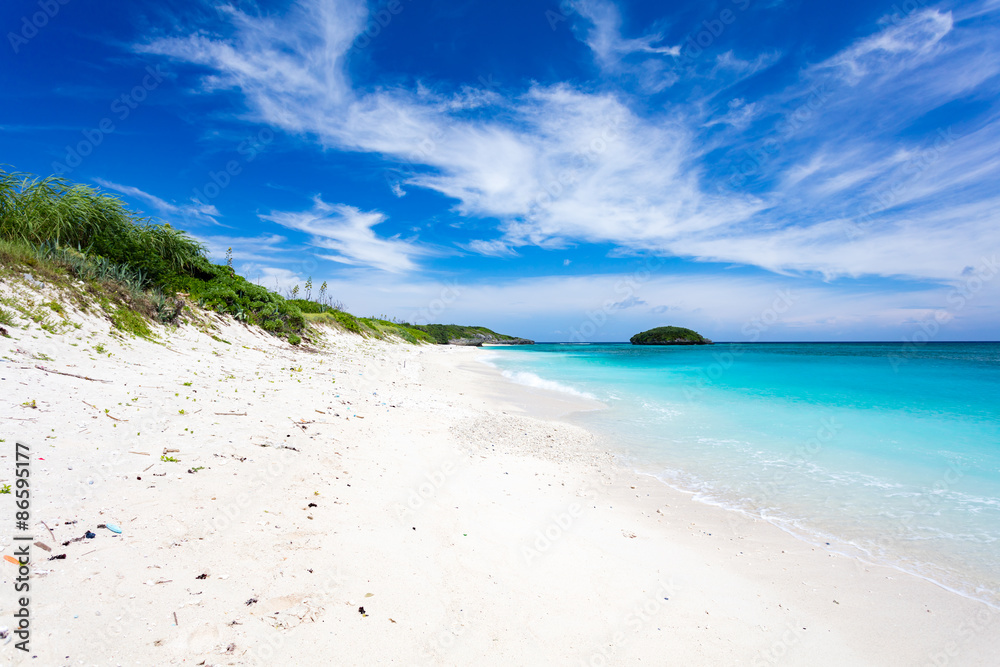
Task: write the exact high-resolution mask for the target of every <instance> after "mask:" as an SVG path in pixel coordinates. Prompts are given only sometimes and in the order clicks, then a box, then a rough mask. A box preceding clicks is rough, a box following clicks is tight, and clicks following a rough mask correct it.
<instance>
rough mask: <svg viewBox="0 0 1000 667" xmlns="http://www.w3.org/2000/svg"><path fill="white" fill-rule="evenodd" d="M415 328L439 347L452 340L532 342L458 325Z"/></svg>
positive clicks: (433, 325)
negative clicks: (424, 333) (425, 334)
mask: <svg viewBox="0 0 1000 667" xmlns="http://www.w3.org/2000/svg"><path fill="white" fill-rule="evenodd" d="M415 328H417V329H419V330H420V331H423V332H426V333H427V334H428V335H429V336H430V337H431V338H432V339H433V340H434V342H435V343H437V344H438V345H447V344H448V341H451V340H475V339H484V342H510V343H513V342H515V341H524V342H530V341H525V340H524V339H523V338H516V337H514V336H508V335H506V334H498V333H497V332H495V331H491V330H489V329H487V328H486V327H467V326H461V325H458V324H418V325H415Z"/></svg>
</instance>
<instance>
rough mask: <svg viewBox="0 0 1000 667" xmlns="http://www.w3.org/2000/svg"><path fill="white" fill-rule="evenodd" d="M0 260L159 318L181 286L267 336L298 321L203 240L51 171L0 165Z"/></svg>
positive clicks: (295, 327) (177, 309) (121, 317)
mask: <svg viewBox="0 0 1000 667" xmlns="http://www.w3.org/2000/svg"><path fill="white" fill-rule="evenodd" d="M0 260H3V261H4V263H5V264H10V265H28V266H35V267H40V266H48V267H52V266H59V267H62V268H64V269H66V270H68V271H70V272H71V273H72V274H73V275H75V276H77V277H78V278H80V279H82V280H85V281H96V282H98V283H101V284H103V285H104V286H105V287H104V289H105V291H108V290H111V291H114V292H115V293H116V295H117V296H118V297H121V298H120V299H119V300H120V301H123V302H124V304H125V305H127V306H128V307H129V308H130V309H132V310H135V311H139V312H141V313H142V314H143V315H145V316H149V317H152V318H154V319H157V320H159V321H161V322H172V321H174V320H176V319H177V317H178V316H179V315H180V313H181V311H182V309H183V304H182V302H181V301H179V300H177V299H172V298H171V296H172V295H174V294H176V293H177V292H185V293H187V295H188V296H189V297H190V298H191V299H192V300H193V301H196V302H198V303H199V304H201V305H202V306H204V307H205V308H210V309H212V310H215V311H217V312H220V313H227V314H229V315H232V316H233V317H235V318H236V319H238V320H240V321H242V322H245V323H247V324H255V325H258V326H260V327H262V328H264V329H265V330H267V331H269V332H271V333H273V334H276V335H287V334H293V333H297V332H301V331H302V330H303V328H304V327H305V326H306V323H305V320H304V318H303V317H302V313H301V311H299V309H298V308H296V307H295V306H294V305H292V304H288V303H286V301H285V299H284V298H283V297H281V296H280V295H278V294H275V293H273V292H270V291H268V290H267V289H266V288H263V287H260V286H258V285H254V284H253V283H250V282H249V281H247V280H246V279H245V278H243V277H242V276H239V275H236V273H235V272H234V271H233V270H232V267H230V266H225V265H218V264H212V263H211V262H209V260H208V258H207V256H206V254H205V246H204V245H203V244H202V243H200V242H199V241H197V240H195V239H193V238H192V237H191V236H189V235H188V234H187V232H184V231H182V230H180V229H176V228H174V227H171V226H170V225H169V224H166V223H158V222H155V221H153V220H150V219H148V218H144V217H141V216H139V215H137V214H136V213H133V212H132V211H130V210H129V209H128V208H127V207H126V206H125V204H124V203H123V202H122V201H121V200H120V199H119V198H117V197H115V196H113V195H110V194H107V193H105V192H102V191H100V190H99V189H97V188H93V187H90V186H87V185H80V184H73V183H70V182H69V181H67V180H65V179H63V178H61V177H58V176H50V177H48V178H34V177H31V176H28V175H25V174H19V173H14V172H7V171H4V170H3V169H0ZM111 284H113V285H114V289H113V290H112V289H111V287H110V285H111ZM123 291H124V293H123ZM112 320H113V321H114V322H115V324H116V326H118V325H119V324H122V325H125V329H127V330H130V331H131V332H135V331H136V330H141V327H139V325H138V323H137V322H135V321H134V320H133V319H131V318H129V317H128V316H127V314H125V313H123V312H120V311H118V310H116V311H114V314H113V316H112ZM119 328H122V327H119ZM145 334H146V332H145V331H141V333H140V335H145Z"/></svg>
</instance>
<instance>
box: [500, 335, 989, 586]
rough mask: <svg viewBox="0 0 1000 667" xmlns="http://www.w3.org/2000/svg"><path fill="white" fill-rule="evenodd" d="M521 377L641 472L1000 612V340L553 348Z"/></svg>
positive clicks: (506, 363) (510, 367) (541, 348)
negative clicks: (572, 400) (563, 401)
mask: <svg viewBox="0 0 1000 667" xmlns="http://www.w3.org/2000/svg"><path fill="white" fill-rule="evenodd" d="M489 362H490V363H492V364H493V365H495V366H497V367H498V368H500V369H501V370H502V371H504V373H505V375H507V376H508V377H510V378H511V379H512V380H514V381H515V382H521V383H524V384H529V385H535V386H544V387H548V388H550V389H556V390H560V391H565V392H569V393H579V394H587V395H590V396H593V397H595V398H597V399H598V400H600V401H602V402H604V403H605V404H606V405H607V406H608V408H607V409H605V410H598V411H594V412H589V413H581V414H579V415H575V416H574V417H573V421H576V422H578V423H580V424H581V425H583V426H585V427H587V428H589V429H590V430H592V431H594V432H596V433H597V434H598V435H600V436H602V437H603V438H605V439H606V440H607V441H608V442H609V444H610V445H611V446H612V447H614V448H616V449H617V450H618V451H620V452H621V453H622V454H623V455H624V456H625V457H627V458H628V459H629V460H630V461H631V462H632V463H633V464H634V466H635V467H636V468H637V469H640V470H642V471H645V472H649V473H652V474H654V475H656V476H657V477H659V478H660V479H662V480H663V481H665V482H667V483H669V484H671V485H674V486H676V487H679V488H682V489H685V490H689V491H693V492H695V493H696V494H697V497H698V498H699V499H700V500H703V501H705V502H709V503H714V504H718V505H722V506H725V507H728V508H731V509H734V510H739V511H745V512H751V513H753V514H755V515H759V516H763V517H765V518H767V519H768V520H769V521H772V522H773V523H775V524H777V525H779V526H781V527H782V528H784V529H785V530H788V531H789V532H792V533H794V534H795V535H797V536H799V537H801V538H803V539H806V540H809V541H811V542H815V543H819V544H823V545H824V546H825V545H826V544H827V543H828V544H829V545H830V546H829V548H831V549H833V550H836V551H840V552H843V553H847V554H849V555H852V556H855V557H858V558H859V559H860V560H861V561H871V562H879V563H884V564H890V565H893V566H896V567H899V568H901V569H903V570H906V571H908V572H912V573H914V574H918V575H920V576H924V577H927V578H929V579H932V580H934V581H936V582H938V583H940V584H942V585H944V586H946V587H948V588H951V589H953V590H956V591H958V592H960V593H962V594H965V595H968V596H970V597H974V598H977V599H981V600H983V601H986V602H989V603H990V604H993V605H1000V344H998V343H938V344H927V345H923V346H919V347H913V346H910V347H908V348H903V347H902V346H901V345H900V344H898V343H854V344H839V343H809V344H805V343H787V344H774V343H772V344H732V345H730V344H716V345H714V346H698V347H645V346H632V345H629V344H584V345H576V344H551V345H549V344H543V345H535V346H530V347H517V348H498V349H496V350H495V353H494V354H492V355H491V356H490V359H489Z"/></svg>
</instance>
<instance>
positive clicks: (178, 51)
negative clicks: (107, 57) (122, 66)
mask: <svg viewBox="0 0 1000 667" xmlns="http://www.w3.org/2000/svg"><path fill="white" fill-rule="evenodd" d="M575 6H576V7H577V9H578V11H579V13H580V15H581V17H582V18H581V20H582V21H585V25H582V26H580V28H579V29H580V30H582V33H581V34H583V35H584V39H585V41H586V42H587V44H588V45H590V46H591V49H592V50H593V52H594V54H595V60H596V61H597V62H598V63H599V64H601V65H602V67H604V68H605V69H606V68H607V67H612V66H613V65H614V62H616V61H615V58H619V60H620V59H621V57H623V56H631V55H635V54H638V55H639V56H642V57H648V58H656V59H659V60H662V61H664V62H666V61H667V60H669V58H671V57H672V55H671V54H672V52H673V48H674V47H671V46H669V45H665V44H663V42H662V39H661V37H660V35H659V34H655V33H654V34H649V35H646V36H643V37H638V38H624V37H622V35H621V30H622V28H621V23H622V22H621V15H620V10H619V9H618V8H617V6H616V5H614V4H612V3H610V2H606V1H600V0H581V1H580V2H577V3H575ZM227 11H228V12H229V17H230V24H229V26H228V33H227V34H226V35H225V36H209V35H208V34H206V33H198V34H196V35H181V36H168V37H161V38H154V39H153V40H151V41H150V42H148V43H145V44H142V45H140V46H138V47H137V48H138V50H140V51H142V52H144V53H147V54H158V55H160V56H163V57H168V58H171V59H174V60H177V61H182V62H189V63H193V64H197V65H199V66H201V67H204V68H206V69H207V70H208V71H209V73H208V74H207V75H206V76H204V77H203V78H202V89H203V90H204V91H205V92H218V91H223V90H225V91H235V92H237V93H238V94H239V96H240V97H241V98H242V99H243V100H244V101H245V103H246V105H247V109H248V112H249V117H250V118H252V119H255V120H257V121H260V122H265V123H268V124H271V125H274V126H276V127H280V128H282V129H284V130H286V131H288V132H293V133H298V134H300V135H303V136H306V137H311V138H313V139H314V140H315V141H316V142H317V143H318V144H320V145H322V146H323V147H325V148H333V149H338V150H346V151H358V152H365V153H372V154H376V155H379V156H381V157H382V158H383V159H384V160H385V161H386V162H387V163H389V164H391V165H392V166H393V167H394V168H398V169H401V170H402V172H403V177H402V182H403V183H404V184H405V185H407V186H410V187H419V188H424V189H428V190H432V191H435V192H438V193H440V194H442V195H444V196H445V197H448V198H449V199H451V200H454V202H455V210H456V211H457V212H459V213H460V214H462V215H465V216H470V217H479V218H483V219H496V220H499V227H498V231H499V233H500V235H501V237H500V239H499V240H497V239H494V240H492V241H478V242H476V241H473V242H472V243H469V244H466V245H465V247H466V248H468V249H471V250H473V251H476V252H481V253H484V254H497V252H498V251H502V250H501V249H502V248H509V249H515V248H517V247H520V246H525V245H532V244H533V245H538V246H542V247H562V246H564V245H565V244H567V243H572V242H589V243H611V244H614V245H616V246H618V247H619V248H621V249H625V250H634V251H647V252H653V253H657V254H664V255H680V256H684V257H690V258H692V259H695V260H699V261H718V262H739V263H743V264H751V265H755V266H760V267H763V268H766V269H768V270H770V271H775V272H786V273H787V272H802V273H818V274H821V275H822V276H824V277H825V278H827V279H833V278H836V277H838V276H863V275H879V276H894V277H898V276H903V277H915V278H920V279H927V280H944V281H948V280H953V279H954V276H955V272H956V270H958V269H960V267H961V266H964V265H965V263H967V261H966V260H967V256H968V254H969V252H970V250H972V249H973V248H979V249H984V250H989V249H990V248H997V247H998V244H1000V241H998V239H997V236H996V234H995V233H994V232H991V229H995V228H996V223H997V194H996V192H995V190H991V188H990V184H991V183H995V182H997V181H998V180H1000V172H998V171H997V169H998V165H997V161H996V158H995V157H994V156H995V155H996V154H997V152H998V151H997V148H998V147H1000V136H998V133H1000V129H998V127H1000V126H998V125H997V119H996V117H995V116H993V117H985V118H980V119H978V120H977V121H976V124H975V125H974V126H971V127H968V128H965V134H963V135H962V136H961V138H959V139H956V140H955V141H953V142H951V143H950V144H949V145H948V147H947V149H945V150H941V151H937V152H936V153H935V154H934V155H933V156H932V157H930V158H928V159H927V160H923V161H921V160H919V159H918V160H916V161H915V160H914V159H913V158H912V156H914V155H916V156H919V155H922V154H924V153H926V151H929V150H932V149H933V148H934V144H935V141H936V134H935V133H934V131H933V128H932V129H930V130H927V129H923V130H919V131H918V130H914V129H912V128H914V127H916V126H919V123H920V120H921V117H922V116H923V115H924V114H927V113H929V112H931V111H932V110H933V109H935V108H938V107H941V106H942V105H945V104H949V103H952V102H956V101H959V100H961V99H963V98H964V97H965V96H968V95H970V94H973V93H974V92H982V91H984V90H986V89H988V90H990V91H993V92H995V88H996V75H997V73H998V70H1000V57H998V55H1000V54H997V47H996V46H995V44H993V42H992V41H991V35H993V34H994V33H993V32H992V31H991V30H990V29H988V28H989V27H990V26H989V25H987V26H986V27H984V24H988V23H989V22H990V21H993V22H994V23H995V21H996V17H995V15H994V14H988V18H985V19H984V18H983V17H982V16H980V17H979V19H978V21H977V22H970V23H967V24H958V23H956V21H955V19H954V17H953V16H952V15H951V13H950V12H948V11H946V10H945V9H938V8H928V9H922V10H919V11H916V12H914V13H912V14H910V15H909V16H905V17H901V18H897V19H894V20H893V21H886V22H883V23H882V24H879V25H875V26H873V29H872V32H871V34H869V35H868V36H865V37H861V38H859V39H858V40H856V41H855V42H854V43H853V44H850V45H848V46H846V47H845V48H843V49H842V50H840V51H839V52H838V53H836V54H833V55H831V56H829V57H827V58H825V59H823V60H821V61H820V62H817V63H815V64H813V65H811V66H807V67H805V68H803V70H802V71H801V72H800V73H799V75H798V77H797V79H796V80H795V81H792V82H791V83H789V84H788V85H787V86H786V87H785V88H784V89H782V90H779V91H771V92H768V93H766V94H762V95H758V96H756V97H754V96H751V95H749V94H745V95H743V96H741V97H740V98H738V103H737V102H736V100H726V99H724V97H722V99H719V100H718V101H717V102H716V101H714V100H710V101H709V102H706V103H705V105H706V106H705V108H699V107H697V106H696V107H692V106H691V105H683V104H673V105H671V104H666V105H664V109H663V110H661V111H653V112H650V111H641V110H640V109H641V107H642V105H641V104H639V103H637V100H636V99H635V97H634V93H633V92H632V91H629V90H622V89H617V90H616V89H614V87H613V85H611V84H612V83H613V77H609V78H608V79H606V80H605V81H604V82H603V83H604V84H606V85H605V86H604V87H603V88H602V89H601V90H597V91H595V90H594V89H593V88H584V87H581V86H576V85H572V84H569V83H563V84H553V85H540V84H532V85H530V86H529V87H527V88H526V89H525V90H523V91H521V92H519V93H511V94H508V95H507V96H506V97H503V98H501V97H499V96H498V95H497V94H496V93H494V92H492V91H489V92H487V91H481V92H482V94H481V95H477V94H473V93H474V91H472V90H471V89H468V88H466V89H464V90H463V91H461V92H460V93H456V94H455V95H453V96H448V95H445V94H440V93H433V92H429V91H428V89H426V88H418V89H416V90H409V89H405V88H402V87H377V88H372V89H361V88H358V87H356V86H355V85H354V84H353V82H352V81H351V79H350V77H349V75H348V72H347V69H346V66H345V59H346V53H347V49H348V48H349V45H350V42H351V39H352V38H353V36H354V35H356V34H358V32H359V31H360V29H361V26H362V25H363V23H364V19H365V7H364V5H363V4H362V3H360V2H354V1H351V0H336V1H334V2H318V1H314V0H303V1H302V2H299V3H297V4H295V5H294V6H293V8H292V9H291V10H290V11H289V12H288V13H287V14H286V15H284V16H279V17H275V16H255V15H250V14H246V13H243V12H240V11H238V10H235V9H230V10H227ZM991 25H992V24H991ZM993 41H995V40H993ZM773 60H774V58H773V57H771V56H767V57H765V56H758V57H757V58H755V59H752V60H741V59H739V58H738V57H736V56H735V55H732V54H731V53H729V55H727V54H725V53H724V54H723V55H722V56H719V57H718V58H717V60H716V68H717V69H718V68H723V69H726V70H727V71H731V72H733V73H735V74H734V75H735V76H737V77H740V76H744V75H745V74H746V73H747V72H750V73H752V72H754V71H757V70H759V69H760V68H763V67H767V66H769V64H771V63H772V62H773ZM710 78H711V77H710V76H709V79H710ZM723 78H724V79H725V81H721V82H716V83H715V85H716V86H718V88H716V89H715V90H716V92H717V93H718V94H719V95H720V97H721V92H719V91H722V90H724V87H725V86H728V85H730V83H731V81H732V79H731V77H723ZM706 85H708V84H707V83H706ZM469 100H475V108H476V109H477V110H480V111H483V110H489V109H491V108H492V109H495V111H496V112H495V113H485V112H483V113H477V114H474V115H473V114H468V113H467V110H468V109H469V108H470V107H469ZM813 102H815V103H813ZM716 103H718V104H722V105H725V106H724V107H723V108H722V111H721V114H720V113H719V112H718V109H717V108H716V107H715V106H713V105H715V104H716ZM712 119H716V120H715V121H713V120H712ZM718 119H721V120H718ZM707 132H711V134H706V133H707ZM747 137H751V138H752V140H750V141H748V139H747ZM754 142H757V144H756V145H755V143H754ZM762 143H763V144H764V146H765V148H764V149H760V146H759V145H760V144H762ZM751 150H755V151H756V155H758V157H755V158H754V160H755V164H754V165H753V166H752V167H751V168H750V170H749V172H748V173H747V174H740V176H741V178H740V179H734V178H732V176H733V175H734V173H735V171H736V167H735V163H736V160H737V159H739V158H738V157H737V156H739V155H740V152H741V151H751ZM990 151H992V153H991V152H990ZM720 154H724V155H726V154H727V155H730V156H733V157H731V158H730V159H731V160H733V162H734V166H733V168H732V169H730V170H728V171H727V170H726V169H725V168H724V166H722V165H720V164H719V163H718V155H720ZM709 156H712V157H709ZM925 162H926V164H925ZM886 192H890V193H891V196H888V195H886V194H885V193H886ZM870 204H871V205H870ZM956 204H961V206H960V207H957V206H956ZM868 205H870V206H868ZM316 206H317V207H318V208H315V209H314V210H313V211H309V212H305V213H299V214H280V215H279V217H281V216H292V217H283V218H282V219H284V220H285V222H282V223H279V224H285V223H289V224H287V225H286V226H292V227H294V226H295V225H299V226H298V227H295V228H297V229H303V227H304V226H309V225H311V224H312V221H314V220H316V219H323V220H326V222H325V223H324V225H325V226H324V227H323V229H326V230H327V232H328V234H327V235H326V236H324V235H322V234H315V235H314V238H315V239H316V241H317V244H318V243H319V242H320V241H322V242H323V243H326V244H327V246H326V247H327V248H328V249H330V250H333V251H335V254H333V255H330V257H331V258H339V259H337V261H342V262H345V263H354V264H364V265H369V266H377V267H379V268H381V269H383V270H386V271H405V270H412V269H413V268H414V266H415V263H414V261H413V258H414V257H416V256H417V255H418V254H419V251H416V250H414V249H415V248H418V246H416V245H415V244H414V243H410V242H405V241H402V240H400V239H381V238H379V237H377V236H376V235H375V234H374V232H373V231H372V227H373V226H374V225H376V224H379V222H381V221H382V219H384V218H381V217H380V216H381V214H378V213H363V212H361V211H359V210H357V209H350V207H343V208H337V207H336V206H333V205H329V204H325V203H323V202H318V203H317V205H316ZM338 206H342V205H338ZM865 206H868V208H869V209H872V210H873V211H874V214H873V213H871V212H866V213H861V211H862V210H863V207H865ZM323 207H326V208H325V209H324V208H323ZM864 210H867V209H864ZM959 210H961V211H962V214H963V216H964V217H961V218H958V217H956V215H955V213H956V212H957V211H959ZM296 216H298V217H296ZM302 216H305V218H303V217H302ZM310 216H311V217H310ZM306 218H309V219H308V220H307V219H306ZM859 219H860V221H859ZM274 221H277V220H274ZM303 231H305V230H304V229H303ZM859 231H860V233H858V232H859ZM310 233H312V232H310ZM324 239H325V240H324ZM956 267H957V268H956Z"/></svg>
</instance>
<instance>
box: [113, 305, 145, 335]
mask: <svg viewBox="0 0 1000 667" xmlns="http://www.w3.org/2000/svg"><path fill="white" fill-rule="evenodd" d="M108 316H109V317H110V318H111V323H112V324H114V325H115V328H116V329H118V330H119V331H124V332H125V333H127V334H131V335H133V336H138V337H139V338H145V339H146V340H153V331H152V330H151V329H150V328H149V323H148V322H147V321H146V320H145V318H143V317H142V315H140V314H139V313H137V312H135V311H134V310H131V309H130V308H127V307H125V306H119V307H118V308H115V309H114V310H112V311H110V312H109V313H108Z"/></svg>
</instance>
